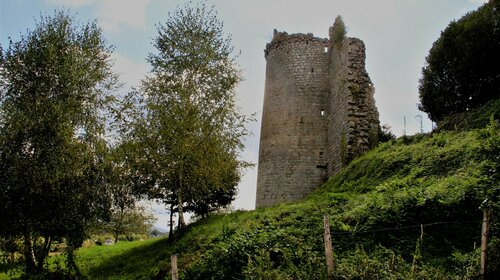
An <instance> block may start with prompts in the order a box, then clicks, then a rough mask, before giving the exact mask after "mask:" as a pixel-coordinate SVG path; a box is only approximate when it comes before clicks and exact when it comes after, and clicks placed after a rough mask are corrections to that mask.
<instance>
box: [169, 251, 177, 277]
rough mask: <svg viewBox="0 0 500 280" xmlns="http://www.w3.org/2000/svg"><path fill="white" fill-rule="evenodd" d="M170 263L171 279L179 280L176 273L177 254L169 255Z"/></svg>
mask: <svg viewBox="0 0 500 280" xmlns="http://www.w3.org/2000/svg"><path fill="white" fill-rule="evenodd" d="M170 263H171V264H170V265H171V267H172V280H179V274H178V273H177V255H171V256H170Z"/></svg>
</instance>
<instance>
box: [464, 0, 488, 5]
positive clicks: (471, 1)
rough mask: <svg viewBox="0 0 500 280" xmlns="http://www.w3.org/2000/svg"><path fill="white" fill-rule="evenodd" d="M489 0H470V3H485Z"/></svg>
mask: <svg viewBox="0 0 500 280" xmlns="http://www.w3.org/2000/svg"><path fill="white" fill-rule="evenodd" d="M488 1H489V0H469V3H472V4H484V3H487V2H488Z"/></svg>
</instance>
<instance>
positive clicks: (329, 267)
mask: <svg viewBox="0 0 500 280" xmlns="http://www.w3.org/2000/svg"><path fill="white" fill-rule="evenodd" d="M323 227H324V229H325V233H324V236H323V238H324V240H325V255H326V272H327V279H328V280H332V279H333V268H334V265H333V247H332V240H331V236H330V223H329V222H328V216H327V215H325V216H324V217H323Z"/></svg>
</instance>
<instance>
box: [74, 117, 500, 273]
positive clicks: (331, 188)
mask: <svg viewBox="0 0 500 280" xmlns="http://www.w3.org/2000/svg"><path fill="white" fill-rule="evenodd" d="M499 165H500V132H499V129H498V127H494V126H493V125H490V126H489V128H485V129H477V130H472V131H463V132H439V133H435V134H432V135H417V136H413V137H403V138H399V139H398V140H396V141H392V142H389V143H384V144H381V145H380V146H379V147H378V148H377V149H375V150H373V151H370V152H369V153H367V154H366V155H364V156H362V157H360V158H358V159H356V160H354V161H353V162H352V163H351V164H350V165H349V166H348V167H346V168H345V169H344V170H343V171H342V172H341V173H339V174H338V175H336V176H334V177H331V178H330V180H329V181H328V182H327V183H326V184H324V185H323V186H322V187H321V188H319V189H318V190H317V191H316V192H315V193H313V194H312V195H311V196H309V197H308V198H307V199H305V200H304V201H302V202H299V203H293V204H292V203H289V204H281V205H278V206H275V207H269V208H263V209H257V210H255V211H237V212H235V213H231V214H220V215H213V216H211V217H209V218H207V219H203V220H200V221H198V222H196V223H193V224H191V225H190V226H189V227H188V228H187V229H186V230H185V231H184V232H182V233H177V234H176V236H175V237H174V238H172V239H158V240H151V241H147V242H136V243H131V244H130V245H127V244H125V245H120V244H118V245H114V246H123V247H114V246H109V247H92V248H88V249H82V250H81V251H80V253H79V254H80V257H79V265H80V267H81V270H82V272H83V273H84V274H85V275H87V276H88V277H89V278H90V279H151V278H153V277H155V276H156V275H158V274H160V275H161V274H162V273H163V274H165V275H167V274H168V273H166V271H168V269H169V268H170V264H169V261H170V255H171V254H177V255H178V258H179V263H178V267H179V268H180V276H181V279H325V278H326V266H325V256H324V243H323V216H324V215H328V216H329V218H330V225H331V232H332V238H333V247H334V254H335V261H336V269H335V275H336V276H337V277H339V278H342V279H474V277H477V276H478V273H479V248H478V247H479V246H480V232H481V221H482V210H481V209H480V207H481V206H482V205H484V201H485V198H486V197H488V198H489V200H488V201H489V205H490V207H492V208H493V213H494V214H493V220H492V225H491V233H490V237H491V240H490V251H489V255H490V272H491V273H493V274H496V275H497V276H498V273H499V268H500V263H499V262H500V242H499V239H500V223H499V221H498V218H496V217H497V216H498V215H496V214H495V213H498V210H500V209H499V208H500V207H499V206H498V202H499V197H500V175H499V169H500V167H499ZM113 248H116V249H113ZM120 248H121V249H120ZM161 269H162V270H165V271H164V272H160V270H161ZM167 277H168V276H167ZM167 279H168V278H167Z"/></svg>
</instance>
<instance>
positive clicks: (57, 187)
mask: <svg viewBox="0 0 500 280" xmlns="http://www.w3.org/2000/svg"><path fill="white" fill-rule="evenodd" d="M111 50H112V48H110V47H108V46H107V44H106V43H105V41H104V39H103V37H102V34H101V30H100V29H99V28H98V27H97V25H96V24H95V23H88V24H84V25H82V24H80V23H78V22H76V21H75V20H74V19H73V17H72V16H71V15H68V14H67V13H66V12H55V13H54V14H53V15H50V16H44V17H41V19H40V21H39V22H38V23H37V25H36V27H35V29H34V30H28V32H27V34H25V35H24V36H22V37H21V39H20V40H19V41H18V42H13V43H11V44H10V45H9V48H8V49H7V50H5V51H2V60H1V65H0V68H1V69H2V71H1V72H0V75H1V76H0V81H1V84H0V116H1V117H0V119H1V123H0V170H1V171H0V172H1V175H2V180H0V181H1V182H0V192H1V193H2V195H1V196H0V204H1V205H8V207H2V208H0V216H2V217H3V218H2V224H0V228H1V229H0V235H2V234H10V235H14V236H18V237H20V236H23V238H24V244H25V246H26V248H27V249H25V252H26V254H31V252H29V248H30V247H32V248H38V247H44V249H43V250H42V249H41V250H35V251H34V252H33V253H34V254H35V255H36V262H37V263H36V264H35V263H30V262H34V261H35V260H33V258H31V257H28V255H25V261H26V262H27V264H26V267H27V269H28V270H30V269H33V267H34V266H35V265H36V266H37V270H41V269H42V267H43V260H44V258H45V256H46V255H47V253H48V249H47V246H49V247H50V240H52V239H53V238H61V237H65V238H67V240H68V244H70V247H71V246H73V247H78V246H79V245H80V244H81V242H82V241H83V238H84V236H85V231H86V228H87V227H88V225H89V223H91V222H92V221H93V220H95V219H97V218H99V217H102V216H103V215H105V214H106V212H107V211H108V209H109V206H110V205H109V197H108V196H107V194H108V193H107V192H106V191H105V190H104V189H103V188H104V187H105V184H104V182H105V179H104V174H103V167H104V165H103V160H104V155H103V153H104V152H105V143H104V133H105V131H104V127H105V118H104V116H105V110H107V109H108V106H109V103H110V102H111V101H112V98H110V97H109V90H110V89H111V88H113V87H114V86H115V85H116V77H117V76H116V75H115V74H114V73H113V72H112V71H111V62H110V60H109V56H110V51H111ZM42 241H44V242H42ZM37 243H41V244H37ZM31 272H32V271H31Z"/></svg>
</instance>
